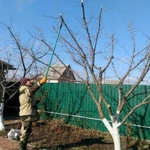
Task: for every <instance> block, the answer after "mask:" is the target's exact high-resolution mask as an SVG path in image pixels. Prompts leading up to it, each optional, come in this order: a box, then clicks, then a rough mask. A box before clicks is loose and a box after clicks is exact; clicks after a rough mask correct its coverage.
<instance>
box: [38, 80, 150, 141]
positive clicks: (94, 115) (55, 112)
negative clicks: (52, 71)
mask: <svg viewBox="0 0 150 150" xmlns="http://www.w3.org/2000/svg"><path fill="white" fill-rule="evenodd" d="M90 86H91V89H92V91H93V93H94V95H95V97H96V99H97V100H98V99H99V95H98V91H97V88H96V85H94V84H91V85H90ZM131 88H132V85H124V86H123V93H122V96H124V95H125V94H126V93H127V92H128V91H129V90H130V89H131ZM102 89H103V96H104V97H105V99H106V100H107V101H108V103H110V104H111V107H112V111H113V113H115V111H116V108H117V105H118V85H103V86H102ZM149 91H150V86H145V85H140V86H138V87H137V88H136V89H135V90H134V92H133V93H132V94H130V95H129V96H128V97H127V99H128V100H130V99H131V100H130V101H128V103H127V104H126V107H124V109H123V110H122V112H121V115H120V118H119V119H120V120H122V119H123V118H124V117H125V115H126V114H127V113H128V112H129V111H130V109H131V108H132V107H133V106H134V105H136V104H138V103H140V102H141V101H142V100H143V99H144V98H145V97H146V96H147V95H149V94H150V92H149ZM36 95H37V97H38V98H39V100H40V105H39V108H40V107H41V108H44V110H45V111H46V113H45V114H44V115H43V117H42V118H45V119H48V118H51V117H54V118H59V119H63V120H64V121H65V122H66V123H69V124H73V125H77V126H81V127H83V128H90V129H97V130H100V131H103V132H106V131H107V129H106V128H105V126H104V125H103V123H102V121H101V120H100V118H99V114H98V110H97V108H96V105H95V103H94V101H93V100H92V97H91V95H90V93H89V91H88V90H87V87H86V86H85V85H84V84H78V83H46V84H44V85H43V86H42V88H40V90H39V91H38V92H37V93H36ZM149 107H150V106H149V105H144V106H142V107H140V108H138V109H137V110H135V112H134V113H133V114H132V115H131V116H130V117H129V119H128V120H127V123H128V124H129V125H128V126H125V125H122V126H121V127H120V132H121V135H127V134H128V135H129V134H130V136H133V137H138V138H144V139H150V132H149V130H150V129H149V128H146V127H137V126H136V125H140V126H150V119H149V115H150V109H149ZM103 111H104V114H105V116H106V118H107V119H108V120H110V118H109V115H108V111H107V108H106V106H105V105H104V104H103ZM130 124H132V125H130Z"/></svg>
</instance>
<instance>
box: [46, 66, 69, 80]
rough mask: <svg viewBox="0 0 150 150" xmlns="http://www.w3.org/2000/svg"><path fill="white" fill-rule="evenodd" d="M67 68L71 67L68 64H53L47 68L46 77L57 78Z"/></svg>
mask: <svg viewBox="0 0 150 150" xmlns="http://www.w3.org/2000/svg"><path fill="white" fill-rule="evenodd" d="M67 68H71V67H70V65H53V66H51V67H50V69H49V72H48V77H49V78H51V79H59V78H60V77H61V75H62V74H63V73H64V72H65V70H66V69H67Z"/></svg>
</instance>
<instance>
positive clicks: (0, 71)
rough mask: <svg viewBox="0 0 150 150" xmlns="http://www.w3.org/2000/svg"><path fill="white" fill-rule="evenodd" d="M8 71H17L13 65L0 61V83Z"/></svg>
mask: <svg viewBox="0 0 150 150" xmlns="http://www.w3.org/2000/svg"><path fill="white" fill-rule="evenodd" d="M8 70H15V68H14V67H13V65H11V64H9V63H6V62H4V61H2V60H0V81H2V80H3V79H4V76H5V75H6V74H7V73H8Z"/></svg>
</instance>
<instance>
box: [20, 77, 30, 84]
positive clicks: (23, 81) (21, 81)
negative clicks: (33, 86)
mask: <svg viewBox="0 0 150 150" xmlns="http://www.w3.org/2000/svg"><path fill="white" fill-rule="evenodd" d="M27 81H30V79H29V78H22V79H21V80H20V83H21V85H25V84H26V83H27Z"/></svg>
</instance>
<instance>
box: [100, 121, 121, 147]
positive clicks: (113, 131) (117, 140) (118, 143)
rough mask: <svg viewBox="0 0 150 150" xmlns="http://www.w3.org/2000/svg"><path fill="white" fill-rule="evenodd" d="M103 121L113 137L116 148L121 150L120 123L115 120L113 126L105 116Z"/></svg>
mask: <svg viewBox="0 0 150 150" xmlns="http://www.w3.org/2000/svg"><path fill="white" fill-rule="evenodd" d="M102 121H103V123H104V125H105V127H106V128H107V129H108V131H109V133H110V134H111V136H112V138H113V142H114V150H121V141H120V134H119V129H118V123H116V122H113V123H112V126H111V125H110V123H109V122H108V120H107V119H106V118H104V119H103V120H102Z"/></svg>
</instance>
